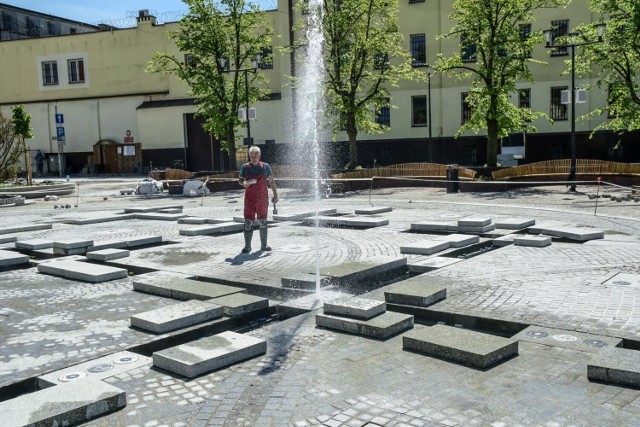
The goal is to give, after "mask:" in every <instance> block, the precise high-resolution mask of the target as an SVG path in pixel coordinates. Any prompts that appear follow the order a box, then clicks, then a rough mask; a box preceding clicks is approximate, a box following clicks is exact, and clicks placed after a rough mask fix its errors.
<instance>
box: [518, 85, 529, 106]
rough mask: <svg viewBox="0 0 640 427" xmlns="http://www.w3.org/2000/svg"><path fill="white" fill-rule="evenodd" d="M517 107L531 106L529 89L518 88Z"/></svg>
mask: <svg viewBox="0 0 640 427" xmlns="http://www.w3.org/2000/svg"><path fill="white" fill-rule="evenodd" d="M518 107H520V108H531V89H530V88H526V89H518Z"/></svg>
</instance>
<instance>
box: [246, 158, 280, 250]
mask: <svg viewBox="0 0 640 427" xmlns="http://www.w3.org/2000/svg"><path fill="white" fill-rule="evenodd" d="M249 158H250V159H251V161H250V162H248V163H245V164H243V165H242V167H241V168H240V177H239V179H238V182H239V183H240V185H242V186H243V187H244V189H245V192H244V248H242V253H249V252H251V239H252V237H253V222H254V221H255V220H256V218H257V220H258V223H259V226H260V250H262V251H270V250H271V248H270V247H269V246H268V245H267V214H268V212H269V191H268V189H267V188H268V187H271V191H273V198H272V199H271V201H272V202H273V203H274V204H275V203H278V190H277V189H276V182H275V180H274V179H273V175H272V173H271V166H269V164H268V163H264V162H261V161H260V148H258V147H256V146H253V147H251V148H249ZM267 181H268V183H269V184H268V185H267Z"/></svg>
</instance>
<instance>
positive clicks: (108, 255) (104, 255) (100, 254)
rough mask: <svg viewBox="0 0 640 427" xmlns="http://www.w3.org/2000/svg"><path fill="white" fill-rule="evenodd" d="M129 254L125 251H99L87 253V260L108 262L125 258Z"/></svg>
mask: <svg viewBox="0 0 640 427" xmlns="http://www.w3.org/2000/svg"><path fill="white" fill-rule="evenodd" d="M129 255H130V252H129V251H128V250H126V249H101V250H99V251H93V252H87V259H93V260H96V261H109V260H112V259H120V258H126V257H128V256H129Z"/></svg>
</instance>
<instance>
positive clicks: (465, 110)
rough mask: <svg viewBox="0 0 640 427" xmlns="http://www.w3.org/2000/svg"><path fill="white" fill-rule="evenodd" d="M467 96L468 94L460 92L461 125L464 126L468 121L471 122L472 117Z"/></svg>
mask: <svg viewBox="0 0 640 427" xmlns="http://www.w3.org/2000/svg"><path fill="white" fill-rule="evenodd" d="M468 96H469V92H462V95H461V104H462V119H461V121H462V124H465V123H466V122H468V121H469V120H471V116H472V115H473V109H472V108H471V105H470V104H469V103H468V102H467V97H468Z"/></svg>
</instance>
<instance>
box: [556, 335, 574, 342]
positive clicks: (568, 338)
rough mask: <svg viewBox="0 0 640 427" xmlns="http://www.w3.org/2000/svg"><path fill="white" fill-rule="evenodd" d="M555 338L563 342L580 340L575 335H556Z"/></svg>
mask: <svg viewBox="0 0 640 427" xmlns="http://www.w3.org/2000/svg"><path fill="white" fill-rule="evenodd" d="M553 339H554V340H556V341H562V342H572V341H578V338H576V337H574V336H573V335H554V336H553Z"/></svg>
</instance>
